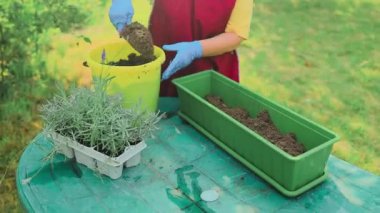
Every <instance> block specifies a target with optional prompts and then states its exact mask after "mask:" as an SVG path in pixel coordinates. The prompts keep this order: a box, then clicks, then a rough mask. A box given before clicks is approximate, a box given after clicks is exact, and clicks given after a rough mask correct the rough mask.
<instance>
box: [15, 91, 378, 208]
mask: <svg viewBox="0 0 380 213" xmlns="http://www.w3.org/2000/svg"><path fill="white" fill-rule="evenodd" d="M159 107H160V109H161V110H162V111H166V112H168V117H167V118H166V119H164V120H162V121H161V122H160V124H159V127H160V130H159V131H158V132H157V135H156V136H155V138H153V139H150V140H148V141H147V144H148V148H146V149H145V150H144V151H143V153H142V162H141V164H140V165H138V166H136V167H133V168H128V169H124V172H123V175H122V177H121V178H120V179H117V180H111V179H109V178H108V177H106V176H101V175H99V174H96V173H94V172H93V171H91V170H89V169H87V168H86V167H85V166H82V165H76V164H75V163H73V162H71V160H68V159H65V158H64V157H63V156H62V155H57V156H56V157H55V158H54V160H53V161H52V162H44V161H43V158H44V157H45V156H46V154H47V153H48V152H49V150H50V149H51V146H50V143H49V142H48V141H47V139H46V138H44V136H43V135H41V134H40V135H37V137H36V138H35V139H34V141H33V143H31V144H30V145H29V146H28V147H27V148H26V150H25V151H24V153H23V155H22V157H21V159H20V162H19V166H18V169H17V179H16V181H17V188H18V194H19V198H20V200H21V203H22V204H23V206H24V208H25V209H26V210H27V211H29V212H182V211H183V212H256V211H259V212H260V211H262V212H276V211H281V212H282V211H284V212H306V211H307V212H380V177H379V176H376V175H374V174H371V173H368V172H366V171H364V170H361V169H359V168H357V167H355V166H353V165H351V164H349V163H347V162H345V161H343V160H340V159H338V158H337V157H334V156H330V158H329V161H328V164H327V172H328V178H327V180H326V181H324V182H323V183H322V184H320V185H318V186H317V187H315V188H313V189H311V190H310V191H308V192H306V193H304V194H302V195H301V196H299V197H296V198H287V197H284V196H282V195H281V194H279V193H278V192H277V191H276V190H275V189H273V188H272V187H271V186H270V185H268V184H267V183H266V182H264V181H263V180H262V179H260V178H259V177H257V176H256V175H255V174H254V173H252V172H251V171H249V170H248V169H247V168H245V167H244V166H243V165H241V164H240V163H239V162H238V161H236V160H234V159H233V158H232V157H231V156H229V155H228V154H227V153H225V152H224V151H222V150H221V149H219V148H218V147H217V146H216V145H214V143H213V142H211V141H209V140H208V139H207V138H206V137H205V136H203V135H202V134H200V133H199V132H197V131H196V130H195V129H193V128H192V127H191V126H189V125H188V124H187V123H185V122H184V121H182V120H181V119H180V118H179V117H178V116H177V115H176V109H177V107H178V100H177V99H175V98H162V99H160V104H159ZM33 176H34V177H33ZM30 177H33V178H32V179H31V181H29V182H28V181H25V180H27V179H28V178H30ZM210 189H211V190H214V191H216V192H218V194H219V198H218V199H217V200H216V201H212V202H205V201H203V200H202V199H201V197H200V194H201V193H202V192H203V191H205V190H210Z"/></svg>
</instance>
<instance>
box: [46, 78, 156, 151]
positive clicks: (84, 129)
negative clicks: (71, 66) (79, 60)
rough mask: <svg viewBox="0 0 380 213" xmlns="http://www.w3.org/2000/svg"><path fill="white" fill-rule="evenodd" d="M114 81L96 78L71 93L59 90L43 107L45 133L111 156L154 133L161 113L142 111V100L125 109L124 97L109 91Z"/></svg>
mask: <svg viewBox="0 0 380 213" xmlns="http://www.w3.org/2000/svg"><path fill="white" fill-rule="evenodd" d="M111 80H112V77H104V78H103V77H100V78H95V79H94V84H93V87H92V88H79V87H74V88H72V89H71V90H70V91H69V92H68V93H66V92H65V91H64V90H63V89H60V92H59V93H58V94H57V95H55V96H54V97H53V98H52V100H49V101H48V102H47V103H46V104H44V105H43V106H42V107H41V109H40V111H41V116H42V119H43V121H44V132H45V133H49V132H52V131H54V132H57V133H59V134H61V135H63V136H66V137H70V138H71V139H73V140H75V141H77V142H79V143H81V144H83V145H85V146H88V147H95V148H97V149H98V150H103V151H105V152H107V153H108V154H109V155H110V156H111V157H116V156H118V154H120V153H121V152H122V151H124V149H125V148H126V147H128V146H129V145H130V144H131V143H132V144H134V143H138V142H140V141H141V140H143V139H145V138H147V137H149V136H151V135H152V134H153V132H154V131H155V130H156V129H157V127H156V124H157V123H158V121H159V120H160V119H161V116H162V115H161V116H159V115H158V113H151V112H147V111H145V110H142V109H141V107H140V104H139V103H137V104H136V105H135V106H133V107H131V108H124V107H123V104H122V103H123V101H122V98H121V97H119V96H110V95H108V94H107V87H108V85H109V83H110V81H111ZM46 135H48V134H46Z"/></svg>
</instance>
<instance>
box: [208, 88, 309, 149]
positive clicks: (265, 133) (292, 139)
mask: <svg viewBox="0 0 380 213" xmlns="http://www.w3.org/2000/svg"><path fill="white" fill-rule="evenodd" d="M206 100H207V101H208V102H210V103H211V104H213V105H214V106H216V107H217V108H219V109H220V110H222V111H223V112H225V113H227V114H228V115H230V116H231V117H233V118H234V119H236V120H237V121H239V122H240V123H242V124H244V125H245V126H247V127H248V128H250V129H251V130H253V131H255V132H256V133H258V134H259V135H261V136H262V137H264V138H266V139H267V140H269V141H270V142H271V143H273V144H274V145H276V146H277V147H279V148H280V149H282V150H284V151H285V152H287V153H289V154H290V155H292V156H297V155H300V154H302V153H304V152H305V147H304V146H303V144H300V143H298V142H297V139H296V135H295V134H294V133H287V134H282V133H281V132H280V131H279V130H278V128H277V127H276V126H275V125H274V124H273V122H272V120H271V118H270V116H269V113H268V111H265V110H264V111H262V112H260V113H259V114H258V116H257V117H256V118H252V117H251V116H250V115H249V113H248V112H247V111H246V110H245V109H243V108H239V107H235V108H232V107H229V106H227V105H226V104H225V103H224V102H223V100H222V99H221V98H220V97H218V96H213V95H207V96H206Z"/></svg>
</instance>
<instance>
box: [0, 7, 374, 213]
mask: <svg viewBox="0 0 380 213" xmlns="http://www.w3.org/2000/svg"><path fill="white" fill-rule="evenodd" d="M108 3H109V2H108ZM135 3H136V4H135V10H136V18H137V19H138V20H140V21H141V20H142V22H144V23H146V22H147V17H148V14H149V10H148V9H147V8H149V4H148V3H147V2H146V1H143V0H135ZM108 7H109V6H108V5H107V6H106V7H105V8H97V9H96V10H94V13H93V14H92V15H93V16H94V18H93V21H92V24H91V26H88V27H84V28H83V29H82V30H80V31H75V32H72V33H70V34H63V35H57V36H56V37H55V38H54V39H53V44H52V51H51V52H50V53H49V54H48V55H47V56H46V60H47V63H48V67H49V71H50V73H51V75H53V76H55V77H57V78H60V77H64V78H68V79H70V80H75V79H77V80H78V81H79V83H80V84H84V85H86V84H89V83H90V81H91V77H90V71H89V69H88V68H86V67H83V66H82V63H83V61H85V60H86V56H87V54H88V52H89V51H90V49H91V48H93V47H95V46H98V45H101V44H104V43H108V42H112V41H118V40H119V38H118V36H117V33H116V31H115V30H114V28H113V26H112V25H111V24H110V22H109V20H108V16H107V14H108ZM251 29H252V31H251V37H250V39H248V40H247V41H245V42H244V43H243V45H242V46H241V47H240V48H239V55H240V67H241V82H242V84H243V85H245V86H247V87H249V88H250V89H252V90H254V91H256V92H258V93H260V94H262V95H264V96H266V97H269V98H271V99H272V100H274V101H276V102H278V103H280V104H283V105H286V106H288V107H289V108H290V109H292V110H294V111H296V112H298V113H300V114H301V115H303V116H305V117H307V118H310V119H311V120H313V121H315V122H317V123H319V124H321V125H323V126H325V127H327V128H329V129H331V130H333V131H335V132H336V133H338V134H339V135H340V136H341V140H340V142H338V143H337V144H336V145H335V146H334V151H333V154H335V155H337V156H338V157H340V158H342V159H344V160H346V161H348V162H350V163H352V164H355V165H357V166H359V167H361V168H363V169H365V170H368V171H370V172H373V173H375V174H378V175H380V134H379V133H378V129H379V127H378V125H379V124H380V84H379V83H378V82H380V61H379V60H376V59H380V36H379V35H380V1H379V0H350V1H349V0H331V1H311V0H281V1H275V0H256V7H255V10H254V16H253V18H252V25H251ZM81 35H84V36H86V37H89V38H90V39H91V44H90V43H87V42H85V41H84V40H83V39H82V38H80V36H81ZM44 85H45V84H44V83H42V84H41V85H39V87H36V88H37V89H36V90H35V91H34V96H33V97H22V96H21V97H17V102H15V103H10V104H9V106H8V105H7V109H8V111H7V112H10V113H11V112H12V110H14V111H15V113H16V114H17V112H18V111H23V110H24V111H27V112H25V113H24V114H25V115H27V116H26V117H17V116H15V117H13V118H12V120H8V121H1V129H0V136H1V137H0V197H1V199H0V208H1V209H5V211H8V210H14V211H16V212H17V211H19V210H20V209H19V204H18V203H17V193H16V189H15V183H14V178H15V175H14V174H15V169H16V168H17V162H18V158H19V156H20V154H21V153H22V150H23V148H24V147H25V146H26V144H27V143H28V141H29V140H30V139H32V138H33V137H34V136H35V135H36V133H37V132H38V131H39V130H40V128H41V122H40V120H39V117H38V115H37V104H35V103H37V102H41V101H42V100H43V99H45V97H46V90H47V89H49V88H44ZM46 85H48V84H46ZM15 100H16V99H15ZM30 101H32V102H30ZM31 103H32V104H31ZM33 103H34V104H33Z"/></svg>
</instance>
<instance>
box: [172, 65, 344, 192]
mask: <svg viewBox="0 0 380 213" xmlns="http://www.w3.org/2000/svg"><path fill="white" fill-rule="evenodd" d="M173 82H174V84H175V85H176V86H177V90H178V95H179V99H180V112H179V115H180V116H181V117H182V118H183V119H185V120H187V121H188V122H189V123H190V124H191V125H193V126H194V127H195V128H197V129H198V130H199V131H201V132H202V133H204V134H205V135H206V136H208V137H209V138H210V139H211V140H212V141H214V142H215V143H216V144H218V145H219V146H220V147H221V148H223V149H224V150H225V151H227V152H228V153H229V154H231V155H232V156H234V157H235V158H236V159H237V160H239V161H240V162H241V163H243V164H244V165H245V166H247V167H248V168H249V169H251V170H252V171H253V172H255V173H256V174H257V175H258V176H260V177H262V178H263V179H264V180H266V181H267V182H268V183H269V184H271V185H272V186H273V187H275V188H276V189H277V190H279V191H280V192H281V193H283V194H284V195H286V196H289V197H294V196H298V195H300V194H302V193H303V192H305V191H307V190H309V189H310V188H312V187H314V186H316V185H317V184H319V183H321V182H322V181H323V180H324V179H325V178H326V177H327V174H326V172H325V167H326V163H327V160H328V157H329V155H330V153H331V150H332V147H333V144H334V143H335V142H336V141H337V140H338V136H337V135H336V134H334V133H333V132H331V131H329V130H327V129H325V128H324V127H322V126H320V125H318V124H315V123H314V122H312V121H310V120H308V119H306V118H304V117H302V116H301V115H298V114H297V113H295V112H293V111H291V110H289V109H287V108H286V107H283V106H281V105H279V104H276V103H274V102H273V101H271V100H268V99H266V98H264V97H262V96H260V95H258V94H256V93H255V92H252V91H250V90H248V89H247V88H245V87H243V86H242V85H240V84H238V83H236V82H234V81H232V80H230V79H228V78H226V77H224V76H223V75H221V74H219V73H217V72H215V71H205V72H201V73H197V74H193V75H189V76H186V77H182V78H178V79H176V80H174V81H173ZM209 94H212V95H217V96H220V97H221V98H222V99H223V101H224V102H225V103H226V104H227V105H229V106H231V107H242V108H244V109H246V110H247V111H248V112H249V113H250V115H251V116H252V117H256V116H257V115H258V113H259V112H261V111H263V110H267V111H268V112H269V114H270V116H271V118H272V120H273V123H274V124H275V125H276V126H277V128H278V129H279V130H280V131H281V133H288V132H293V133H295V134H296V136H297V139H298V141H299V142H300V143H302V144H303V145H304V146H305V148H306V152H305V153H303V154H301V155H298V156H291V155H289V154H288V153H286V152H285V151H283V150H281V149H280V148H278V147H277V146H275V145H274V144H272V143H271V142H269V141H268V140H266V139H264V138H263V137H261V136H260V135H258V134H257V133H255V132H254V131H252V130H250V129H249V128H247V127H246V126H244V125H243V124H241V123H239V122H238V121H237V120H235V119H233V118H232V117H230V116H229V115H227V114H225V113H224V112H223V111H221V110H219V109H218V108H216V107H215V106H213V105H212V104H210V103H208V102H207V100H205V99H204V97H205V96H206V95H209Z"/></svg>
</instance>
